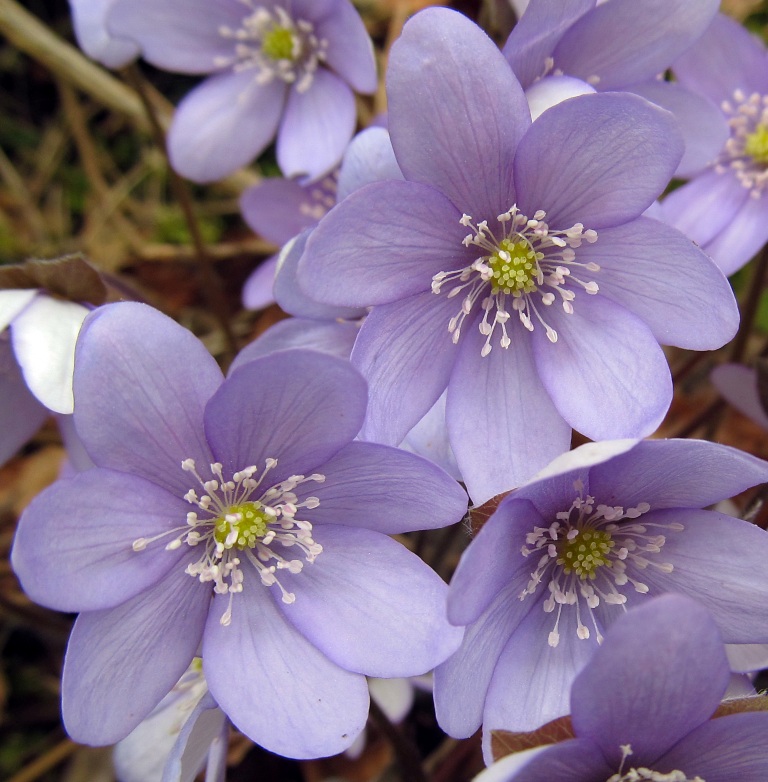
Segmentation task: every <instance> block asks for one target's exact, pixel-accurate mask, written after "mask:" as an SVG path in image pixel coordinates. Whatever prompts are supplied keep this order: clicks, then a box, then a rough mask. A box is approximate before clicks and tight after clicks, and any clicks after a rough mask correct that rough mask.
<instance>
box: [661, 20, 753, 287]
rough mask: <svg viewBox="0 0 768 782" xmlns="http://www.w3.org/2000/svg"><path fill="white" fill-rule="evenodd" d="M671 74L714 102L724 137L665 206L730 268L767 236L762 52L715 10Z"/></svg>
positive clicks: (669, 216)
mask: <svg viewBox="0 0 768 782" xmlns="http://www.w3.org/2000/svg"><path fill="white" fill-rule="evenodd" d="M674 73H675V77H676V78H677V80H678V81H679V83H680V84H682V85H685V86H686V87H688V88H689V89H691V90H695V91H696V92H698V93H700V94H701V95H704V96H705V97H707V98H709V99H710V100H711V101H713V102H714V103H715V104H716V105H717V106H719V107H720V109H721V111H722V115H723V117H724V119H725V120H726V121H727V123H728V127H729V130H730V136H729V137H728V139H727V141H726V142H725V145H724V146H723V147H722V149H721V150H720V151H719V154H718V155H715V156H714V159H713V160H710V161H709V163H710V165H708V166H706V167H702V168H701V169H699V171H698V172H696V176H695V177H694V178H693V179H692V180H691V181H690V182H689V183H688V184H686V185H683V187H680V188H678V189H677V190H675V191H673V192H672V193H670V195H669V196H667V198H665V199H664V202H663V204H664V211H665V214H666V216H667V219H668V220H669V222H670V223H671V224H672V225H675V226H677V227H678V228H680V230H682V231H684V232H685V233H686V234H687V235H688V236H690V237H691V238H692V239H694V240H695V241H696V242H697V243H698V244H700V245H701V246H702V247H703V248H704V250H705V251H706V252H707V253H708V254H709V255H710V256H711V257H712V258H713V259H714V260H715V262H716V263H717V264H718V266H720V268H721V269H722V270H723V271H724V272H725V273H726V274H731V273H733V272H735V271H736V270H737V269H739V268H740V267H742V266H743V265H744V264H745V263H746V262H747V261H748V260H749V259H750V258H751V257H752V256H753V255H754V254H755V253H756V252H757V251H758V250H759V249H760V247H762V245H763V244H765V242H766V240H768V52H766V49H765V45H764V44H763V42H762V41H760V40H759V39H758V38H757V37H756V36H753V35H751V34H750V33H749V32H747V30H745V29H744V28H743V27H742V26H741V25H740V24H738V23H737V22H735V21H733V20H732V19H729V18H728V17H726V16H724V15H722V14H718V15H717V16H716V17H715V19H714V21H713V22H712V24H711V25H710V26H709V28H708V29H707V31H706V33H705V34H704V35H703V36H702V37H701V39H700V40H699V42H698V43H697V44H696V45H695V46H694V47H692V48H691V49H690V50H689V51H688V52H687V53H686V54H685V55H683V56H682V57H681V58H680V59H679V60H678V61H677V62H676V63H675V65H674Z"/></svg>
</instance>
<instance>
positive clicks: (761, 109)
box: [715, 90, 768, 198]
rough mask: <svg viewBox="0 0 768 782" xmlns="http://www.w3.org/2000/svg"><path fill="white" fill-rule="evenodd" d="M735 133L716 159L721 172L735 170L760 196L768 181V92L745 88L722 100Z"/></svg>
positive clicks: (740, 178)
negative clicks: (749, 92)
mask: <svg viewBox="0 0 768 782" xmlns="http://www.w3.org/2000/svg"><path fill="white" fill-rule="evenodd" d="M721 108H722V110H723V113H724V114H725V116H726V118H727V120H728V125H729V126H730V128H731V136H730V138H729V139H728V141H726V142H725V147H724V148H723V151H722V152H721V153H720V157H719V158H718V159H717V161H716V163H715V171H717V172H718V173H720V174H723V173H725V172H726V171H731V172H732V173H733V174H734V175H735V176H736V178H737V179H738V180H739V182H741V184H742V185H743V186H744V187H745V188H747V190H749V194H750V196H751V197H752V198H760V196H761V195H762V193H763V190H764V189H765V187H766V185H768V95H760V94H759V93H756V92H754V93H752V94H751V95H750V96H749V97H747V96H746V95H745V94H744V92H742V91H741V90H736V91H735V92H734V93H733V99H732V100H726V101H723V103H722V104H721Z"/></svg>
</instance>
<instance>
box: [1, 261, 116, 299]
mask: <svg viewBox="0 0 768 782" xmlns="http://www.w3.org/2000/svg"><path fill="white" fill-rule="evenodd" d="M20 288H42V289H43V290H46V291H48V293H53V294H55V295H57V296H61V297H62V298H65V299H68V300H69V301H76V302H88V303H90V304H103V303H104V302H105V301H106V298H107V288H106V286H105V285H104V282H103V280H102V279H101V275H100V274H99V273H98V272H97V271H96V269H94V268H93V266H91V265H90V264H89V263H88V262H87V261H86V260H85V258H84V257H83V256H82V255H80V254H74V255H64V256H63V257H61V258H55V259H54V260H48V261H38V260H33V261H26V262H25V263H20V264H13V265H9V266H0V290H2V289H6V290H8V289H16V290H18V289H20Z"/></svg>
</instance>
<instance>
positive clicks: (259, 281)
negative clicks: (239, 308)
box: [243, 255, 278, 310]
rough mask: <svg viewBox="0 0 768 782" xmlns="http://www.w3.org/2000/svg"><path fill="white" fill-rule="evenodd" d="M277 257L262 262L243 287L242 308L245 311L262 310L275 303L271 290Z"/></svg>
mask: <svg viewBox="0 0 768 782" xmlns="http://www.w3.org/2000/svg"><path fill="white" fill-rule="evenodd" d="M277 260H278V256H277V255H272V256H270V257H269V258H267V259H266V260H264V261H262V262H261V263H260V264H259V266H258V267H257V268H256V269H254V270H253V271H252V272H251V274H250V276H249V277H248V279H247V280H246V281H245V285H243V307H245V308H246V309H247V310H263V309H264V308H265V307H268V306H269V305H270V304H273V303H274V301H275V294H274V292H273V288H274V286H275V274H276V272H277Z"/></svg>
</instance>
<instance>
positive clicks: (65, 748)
mask: <svg viewBox="0 0 768 782" xmlns="http://www.w3.org/2000/svg"><path fill="white" fill-rule="evenodd" d="M77 746H78V745H77V744H75V742H74V741H72V740H71V739H64V740H63V741H60V742H59V743H58V744H56V745H55V746H54V747H52V748H51V749H49V750H48V752H46V753H45V754H44V755H41V756H40V757H39V758H36V759H35V760H33V761H32V763H30V764H29V765H28V766H27V767H26V768H23V769H22V770H21V771H19V773H18V774H15V775H14V776H12V777H11V778H10V779H9V780H8V782H34V781H35V780H36V779H40V777H42V776H43V774H45V773H46V772H47V771H50V770H51V769H52V768H56V766H58V765H59V763H62V762H63V761H65V760H66V759H67V758H68V757H69V756H70V755H71V754H72V753H73V752H74V751H75V750H76V749H77Z"/></svg>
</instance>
